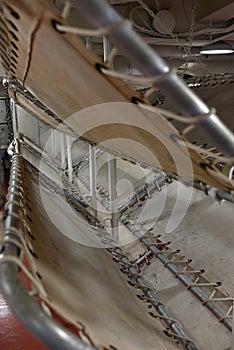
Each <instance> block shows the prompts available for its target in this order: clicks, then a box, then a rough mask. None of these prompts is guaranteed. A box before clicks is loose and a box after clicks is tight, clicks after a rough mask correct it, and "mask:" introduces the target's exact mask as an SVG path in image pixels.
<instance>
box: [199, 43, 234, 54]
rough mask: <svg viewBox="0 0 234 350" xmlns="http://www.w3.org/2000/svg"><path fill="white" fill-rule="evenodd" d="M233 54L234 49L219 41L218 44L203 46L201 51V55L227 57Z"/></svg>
mask: <svg viewBox="0 0 234 350" xmlns="http://www.w3.org/2000/svg"><path fill="white" fill-rule="evenodd" d="M233 52H234V49H233V47H232V46H231V45H230V44H229V43H227V42H225V41H217V42H216V43H213V44H210V45H206V46H203V48H202V49H201V50H200V53H201V54H203V55H225V54H228V53H233Z"/></svg>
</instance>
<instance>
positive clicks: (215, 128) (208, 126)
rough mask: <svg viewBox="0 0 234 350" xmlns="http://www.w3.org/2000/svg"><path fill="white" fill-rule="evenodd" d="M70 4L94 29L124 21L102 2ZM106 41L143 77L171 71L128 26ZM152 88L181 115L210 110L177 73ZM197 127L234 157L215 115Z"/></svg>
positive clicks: (232, 138)
mask: <svg viewBox="0 0 234 350" xmlns="http://www.w3.org/2000/svg"><path fill="white" fill-rule="evenodd" d="M70 3H71V4H72V5H73V6H74V7H76V8H77V9H78V10H79V11H80V12H81V13H82V14H83V16H84V17H85V18H86V19H87V20H88V21H89V22H90V23H91V24H92V25H94V26H96V27H97V28H103V27H105V28H107V27H110V28H111V27H113V26H115V25H116V24H119V23H121V22H123V17H122V16H120V15H119V14H118V13H117V12H116V11H115V9H114V8H113V7H111V6H110V5H109V4H108V2H107V1H105V0H89V1H87V0H70ZM107 37H108V39H109V40H110V42H111V43H112V44H113V45H114V46H116V47H117V48H118V49H119V50H120V51H121V53H123V54H124V55H125V56H126V57H127V58H128V59H130V61H131V63H132V64H134V65H135V66H136V68H138V69H139V70H140V71H141V72H142V73H143V74H145V75H146V76H148V77H152V76H155V77H160V76H161V77H162V76H163V74H165V73H168V72H169V71H170V68H169V66H168V65H167V63H166V62H165V61H164V60H163V59H162V58H161V57H160V56H159V55H158V54H157V53H156V52H155V51H154V50H153V49H152V48H151V47H150V46H148V45H147V44H146V43H145V42H144V40H143V39H142V38H141V37H140V36H139V35H138V34H137V33H136V32H135V31H134V30H133V29H132V27H131V26H129V25H125V26H119V28H118V29H116V30H112V31H111V33H110V34H109V35H107ZM155 85H157V87H158V88H159V89H160V90H162V92H163V93H164V94H166V95H167V96H169V97H170V98H171V99H172V101H173V102H174V105H175V106H176V107H177V108H178V109H179V110H180V112H182V113H183V114H185V115H189V116H193V117H198V116H200V115H204V114H207V113H209V107H208V106H207V105H206V104H205V103H204V102H203V101H202V100H201V99H200V97H198V96H197V95H196V94H195V93H194V92H193V91H192V90H191V89H189V88H188V87H187V86H186V84H185V83H184V82H183V81H182V80H181V79H180V78H179V77H178V76H177V74H176V73H174V74H173V73H172V74H168V75H167V77H166V78H165V79H160V81H159V80H158V82H156V83H155ZM198 127H199V128H200V129H201V130H203V132H204V133H205V135H206V137H207V138H209V140H210V141H211V143H212V144H213V145H214V146H217V148H218V149H219V150H220V151H222V152H223V153H224V154H226V155H229V156H234V135H233V133H232V132H231V131H230V130H229V129H228V128H227V127H226V126H225V125H224V124H223V123H222V121H221V120H220V119H219V118H218V116H217V115H216V114H212V115H211V116H210V117H209V118H207V119H206V120H204V121H202V122H200V123H199V125H198Z"/></svg>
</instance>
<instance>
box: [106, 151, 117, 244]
mask: <svg viewBox="0 0 234 350" xmlns="http://www.w3.org/2000/svg"><path fill="white" fill-rule="evenodd" d="M108 179H109V193H110V212H111V231H112V238H113V239H114V240H115V241H116V242H118V239H119V233H118V224H119V212H118V205H117V192H116V184H117V159H116V158H113V156H112V155H109V161H108Z"/></svg>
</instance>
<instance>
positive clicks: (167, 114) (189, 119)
mask: <svg viewBox="0 0 234 350" xmlns="http://www.w3.org/2000/svg"><path fill="white" fill-rule="evenodd" d="M137 105H138V106H139V107H142V108H144V109H147V110H149V111H152V112H157V113H159V114H161V115H163V116H165V117H167V118H170V119H174V120H176V121H178V122H181V123H186V124H198V123H200V122H202V121H204V120H206V119H208V118H209V117H210V116H212V115H213V114H215V113H216V110H215V108H211V109H210V111H209V112H208V113H205V114H202V115H200V116H197V117H184V116H180V115H178V114H175V113H173V112H171V111H168V110H166V109H162V108H159V107H153V106H149V105H146V104H144V103H140V102H139V103H137Z"/></svg>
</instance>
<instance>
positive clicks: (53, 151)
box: [50, 129, 55, 157]
mask: <svg viewBox="0 0 234 350" xmlns="http://www.w3.org/2000/svg"><path fill="white" fill-rule="evenodd" d="M50 135H51V155H52V157H55V145H54V129H51V134H50Z"/></svg>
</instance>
